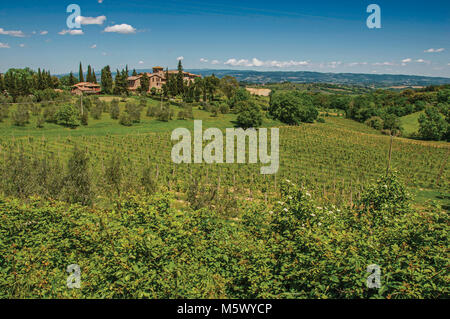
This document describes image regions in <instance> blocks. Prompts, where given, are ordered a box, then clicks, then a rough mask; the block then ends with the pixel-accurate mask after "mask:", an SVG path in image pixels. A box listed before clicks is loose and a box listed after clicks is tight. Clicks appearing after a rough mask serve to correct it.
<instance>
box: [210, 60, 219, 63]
mask: <svg viewBox="0 0 450 319" xmlns="http://www.w3.org/2000/svg"><path fill="white" fill-rule="evenodd" d="M219 63H220V61H219V60H212V61H211V64H219Z"/></svg>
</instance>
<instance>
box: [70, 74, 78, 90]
mask: <svg viewBox="0 0 450 319" xmlns="http://www.w3.org/2000/svg"><path fill="white" fill-rule="evenodd" d="M75 84H77V78H76V77H75V76H74V75H73V72H72V71H71V72H70V75H69V85H70V86H72V85H75Z"/></svg>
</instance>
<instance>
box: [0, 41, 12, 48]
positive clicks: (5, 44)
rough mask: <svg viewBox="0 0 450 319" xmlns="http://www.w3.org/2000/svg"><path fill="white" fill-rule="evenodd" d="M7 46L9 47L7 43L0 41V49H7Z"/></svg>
mask: <svg viewBox="0 0 450 319" xmlns="http://www.w3.org/2000/svg"><path fill="white" fill-rule="evenodd" d="M9 48H10V46H9V44H8V43H1V42H0V49H9Z"/></svg>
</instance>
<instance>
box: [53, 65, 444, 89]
mask: <svg viewBox="0 0 450 319" xmlns="http://www.w3.org/2000/svg"><path fill="white" fill-rule="evenodd" d="M187 71H189V72H192V73H195V74H200V75H202V76H209V75H212V74H215V75H216V76H217V77H219V78H222V77H224V76H226V75H230V76H233V77H235V78H236V79H237V80H238V81H240V82H248V83H252V84H265V83H280V82H293V83H333V84H349V85H362V86H376V87H390V86H427V85H442V84H450V78H444V77H429V76H420V75H400V74H363V73H321V72H309V71H290V72H288V71H252V70H214V69H187ZM137 72H138V73H141V72H152V70H151V69H139V70H137ZM96 74H97V79H98V80H100V78H101V75H100V73H98V72H97V73H96ZM130 74H131V71H130ZM64 75H67V74H61V75H59V76H64ZM74 76H75V77H77V78H78V74H74ZM114 77H115V72H113V78H114Z"/></svg>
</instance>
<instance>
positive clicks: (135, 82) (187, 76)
mask: <svg viewBox="0 0 450 319" xmlns="http://www.w3.org/2000/svg"><path fill="white" fill-rule="evenodd" d="M176 74H178V71H177V70H172V71H169V76H170V75H176ZM146 75H147V77H148V79H149V83H150V85H149V87H148V90H147V92H150V90H151V89H152V88H156V90H161V89H162V86H163V84H165V83H166V82H167V79H166V72H165V71H164V69H163V68H162V67H160V66H156V67H154V68H153V73H146ZM143 76H144V73H141V74H138V75H136V76H130V77H128V90H130V91H132V92H135V91H136V90H138V89H139V88H140V87H141V78H142V77H143ZM201 77H202V76H201V75H197V74H193V73H189V72H183V80H184V81H185V82H187V83H188V85H189V84H191V83H193V82H194V81H195V79H197V78H201Z"/></svg>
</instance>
